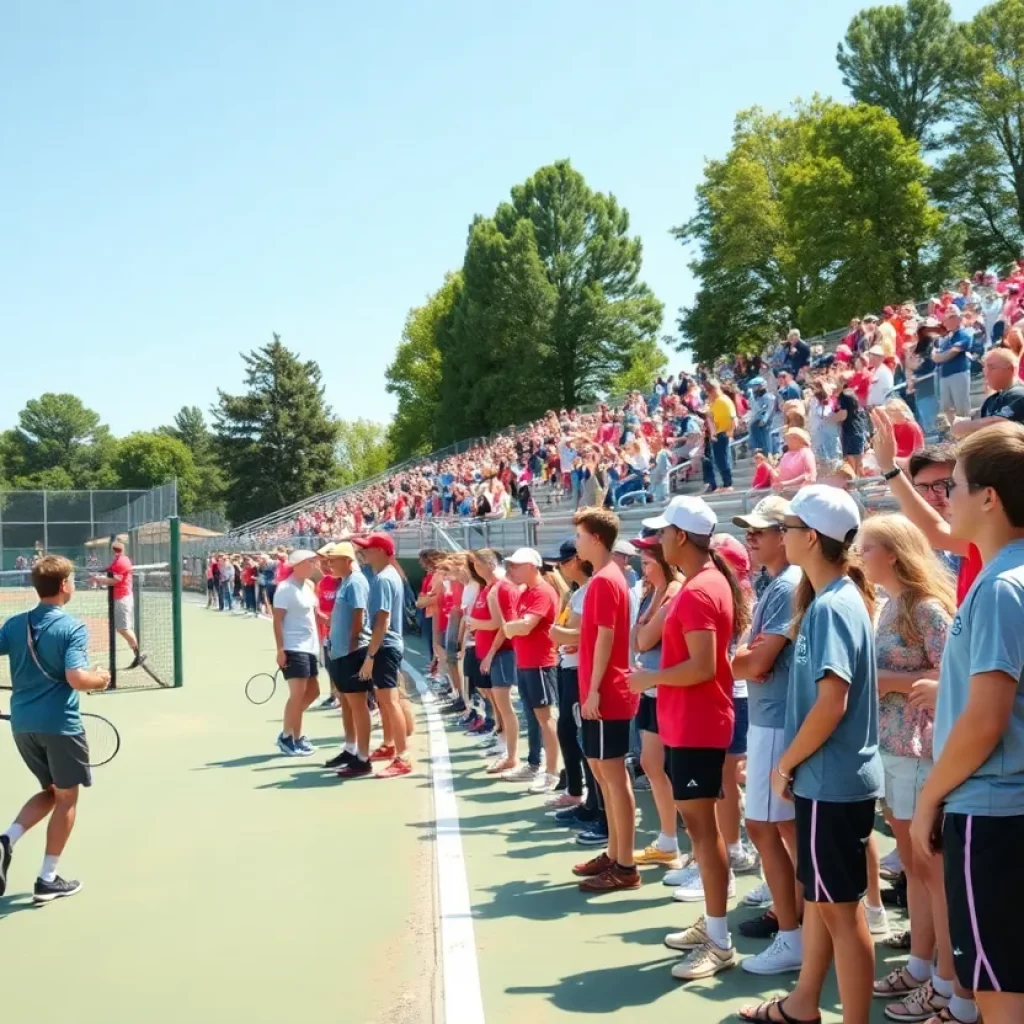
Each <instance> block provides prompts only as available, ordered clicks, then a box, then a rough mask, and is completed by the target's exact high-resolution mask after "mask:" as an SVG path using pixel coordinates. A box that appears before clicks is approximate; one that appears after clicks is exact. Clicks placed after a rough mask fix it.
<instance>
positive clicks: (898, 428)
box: [892, 423, 924, 459]
mask: <svg viewBox="0 0 1024 1024" xmlns="http://www.w3.org/2000/svg"><path fill="white" fill-rule="evenodd" d="M892 436H893V437H894V438H895V439H896V457H897V458H900V459H908V458H910V456H911V455H913V454H914V452H916V451H917V450H918V449H920V448H923V447H924V431H923V430H922V429H921V428H920V427H919V426H918V425H917V424H916V423H894V424H893V425H892Z"/></svg>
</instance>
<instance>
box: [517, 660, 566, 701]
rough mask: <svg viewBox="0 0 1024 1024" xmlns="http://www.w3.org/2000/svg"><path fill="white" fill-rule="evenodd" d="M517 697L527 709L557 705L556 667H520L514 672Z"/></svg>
mask: <svg viewBox="0 0 1024 1024" xmlns="http://www.w3.org/2000/svg"><path fill="white" fill-rule="evenodd" d="M516 678H517V681H518V683H519V697H520V699H521V700H522V702H523V705H524V706H525V707H527V708H528V709H529V710H531V711H532V710H533V709H534V708H550V707H556V706H557V705H558V669H557V668H554V667H552V668H521V669H519V670H518V671H517V672H516Z"/></svg>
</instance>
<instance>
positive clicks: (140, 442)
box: [114, 431, 199, 512]
mask: <svg viewBox="0 0 1024 1024" xmlns="http://www.w3.org/2000/svg"><path fill="white" fill-rule="evenodd" d="M114 468H115V469H116V471H117V475H118V477H119V482H120V485H121V486H122V487H128V488H140V489H149V488H151V487H158V486H159V485H160V484H164V483H167V482H168V481H169V480H177V483H178V502H179V504H180V506H181V510H182V511H183V512H189V511H191V510H192V509H193V508H194V506H195V501H196V493H197V489H198V487H199V474H198V472H197V470H196V464H195V460H194V459H193V458H192V452H191V450H190V449H189V447H188V445H186V444H185V443H184V442H183V441H179V440H178V439H177V438H175V437H168V436H167V435H166V434H163V433H160V432H157V431H154V432H153V433H147V432H144V431H139V432H137V433H134V434H129V435H128V436H127V437H124V438H122V439H121V440H120V441H118V442H117V454H116V455H115V457H114Z"/></svg>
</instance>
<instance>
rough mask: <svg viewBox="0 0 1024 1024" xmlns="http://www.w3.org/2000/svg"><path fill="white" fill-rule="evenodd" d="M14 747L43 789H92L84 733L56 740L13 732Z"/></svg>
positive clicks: (50, 736)
mask: <svg viewBox="0 0 1024 1024" xmlns="http://www.w3.org/2000/svg"><path fill="white" fill-rule="evenodd" d="M14 745H15V746H16V747H17V748H18V753H19V754H21V759H22V761H24V762H25V766H26V767H27V768H28V770H29V771H30V772H31V773H32V774H33V775H34V776H35V777H36V779H38V781H39V785H40V787H41V788H43V789H49V788H50V787H51V786H56V787H57V789H74V788H75V786H91V785H92V770H91V769H90V768H89V744H88V742H87V741H86V738H85V733H84V732H80V733H77V734H76V735H74V736H58V735H55V734H53V733H47V732H16V733H14Z"/></svg>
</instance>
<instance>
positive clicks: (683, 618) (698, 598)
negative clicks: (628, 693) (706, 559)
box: [658, 564, 736, 750]
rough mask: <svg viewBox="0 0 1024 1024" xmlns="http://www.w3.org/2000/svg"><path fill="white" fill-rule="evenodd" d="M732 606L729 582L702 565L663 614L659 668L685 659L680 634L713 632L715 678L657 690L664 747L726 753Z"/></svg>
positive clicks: (730, 716) (729, 731)
mask: <svg viewBox="0 0 1024 1024" xmlns="http://www.w3.org/2000/svg"><path fill="white" fill-rule="evenodd" d="M732 626H733V604H732V591H731V590H730V589H729V582H728V580H726V578H725V577H724V576H723V575H722V574H721V573H720V572H719V571H718V570H717V569H716V568H715V567H714V565H711V564H709V565H707V566H705V567H704V568H703V569H701V571H700V572H699V573H697V574H696V576H693V577H691V578H690V579H689V580H687V581H686V583H685V584H683V588H682V590H680V591H679V593H678V594H676V596H675V597H674V598H673V599H672V604H671V605H670V606H669V609H668V612H667V613H666V615H665V629H664V632H663V633H662V636H661V667H662V668H672V667H673V666H675V665H679V664H681V663H682V662H684V661H686V660H687V659H688V658H689V657H690V652H689V650H688V648H687V646H686V638H685V635H684V634H686V633H694V632H697V631H698V630H714V632H715V677H714V679H709V680H707V682H703V683H697V684H695V685H694V686H659V687H658V733H659V735H660V736H661V739H662V742H663V743H664V744H665V746H667V747H711V748H714V749H716V750H727V749H728V748H729V744H730V743H731V742H732V731H733V726H734V725H735V721H736V713H735V711H734V709H733V704H732V682H733V679H732V667H731V666H730V664H729V645H730V643H731V642H732Z"/></svg>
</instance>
